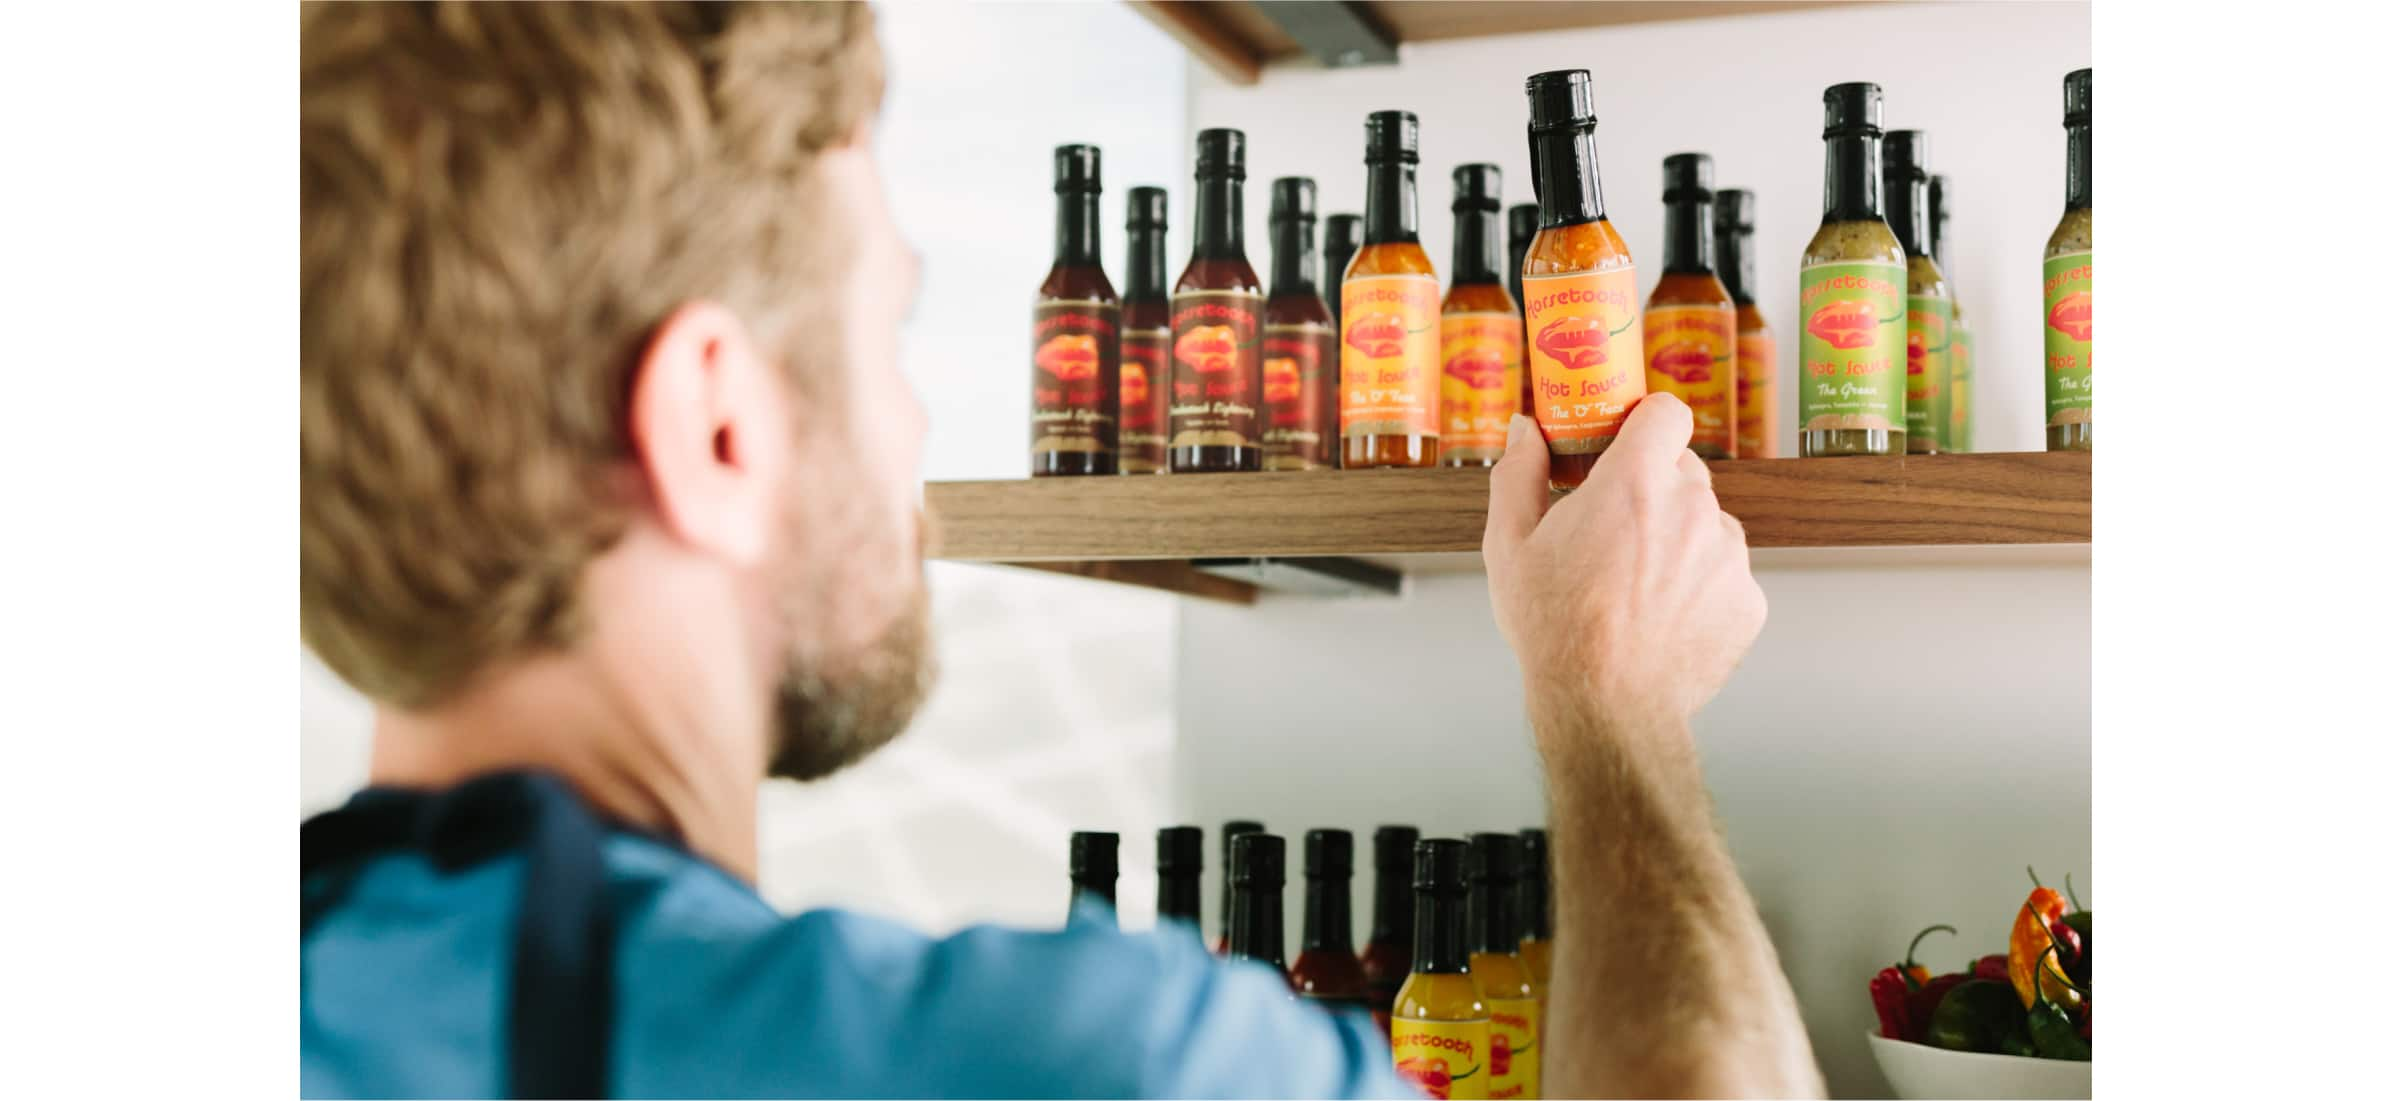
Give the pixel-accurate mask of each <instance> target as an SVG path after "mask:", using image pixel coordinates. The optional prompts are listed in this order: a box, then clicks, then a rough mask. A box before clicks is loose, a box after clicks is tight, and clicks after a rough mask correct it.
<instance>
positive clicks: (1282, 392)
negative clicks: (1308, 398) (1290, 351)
mask: <svg viewBox="0 0 2392 1101" xmlns="http://www.w3.org/2000/svg"><path fill="white" fill-rule="evenodd" d="M1302 396H1304V375H1303V373H1302V372H1300V371H1298V370H1296V361H1295V360H1292V359H1266V360H1263V361H1262V400H1264V401H1294V400H1296V399H1297V398H1300V397H1302Z"/></svg>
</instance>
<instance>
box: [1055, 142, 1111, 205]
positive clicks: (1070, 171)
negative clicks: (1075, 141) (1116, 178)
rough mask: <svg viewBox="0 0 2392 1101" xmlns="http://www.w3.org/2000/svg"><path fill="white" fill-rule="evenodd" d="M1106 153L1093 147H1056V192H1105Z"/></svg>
mask: <svg viewBox="0 0 2392 1101" xmlns="http://www.w3.org/2000/svg"><path fill="white" fill-rule="evenodd" d="M1104 158H1105V155H1104V152H1103V151H1102V150H1099V149H1098V148H1097V147H1095V146H1093V145H1058V146H1056V147H1055V191H1056V192H1057V193H1058V194H1060V193H1062V192H1065V191H1103V190H1104V189H1105V184H1104V175H1105V172H1104Z"/></svg>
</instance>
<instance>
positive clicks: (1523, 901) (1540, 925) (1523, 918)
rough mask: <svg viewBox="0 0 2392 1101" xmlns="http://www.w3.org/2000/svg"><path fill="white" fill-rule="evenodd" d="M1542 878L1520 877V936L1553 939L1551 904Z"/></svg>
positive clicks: (1548, 888)
mask: <svg viewBox="0 0 2392 1101" xmlns="http://www.w3.org/2000/svg"><path fill="white" fill-rule="evenodd" d="M1550 890H1551V888H1550V887H1548V886H1547V885H1546V882H1545V879H1544V877H1543V876H1521V877H1520V936H1521V937H1522V938H1523V939H1526V938H1535V939H1537V940H1552V939H1553V903H1552V900H1551V898H1550V895H1549V891H1550Z"/></svg>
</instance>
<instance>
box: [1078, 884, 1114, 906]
mask: <svg viewBox="0 0 2392 1101" xmlns="http://www.w3.org/2000/svg"><path fill="white" fill-rule="evenodd" d="M1082 900H1094V901H1097V902H1102V903H1104V904H1105V910H1106V911H1107V912H1111V911H1112V910H1113V909H1114V908H1115V902H1114V898H1113V881H1112V880H1109V879H1108V880H1074V881H1073V882H1072V885H1071V905H1072V909H1075V910H1076V909H1079V907H1080V903H1081V901H1082Z"/></svg>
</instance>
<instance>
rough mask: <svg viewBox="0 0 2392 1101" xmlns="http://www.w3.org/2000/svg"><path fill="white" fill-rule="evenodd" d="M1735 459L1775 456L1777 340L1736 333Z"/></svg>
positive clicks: (1766, 332)
mask: <svg viewBox="0 0 2392 1101" xmlns="http://www.w3.org/2000/svg"><path fill="white" fill-rule="evenodd" d="M1736 457H1737V458H1739V459H1774V458H1776V457H1777V338H1776V337H1773V336H1770V335H1769V330H1767V329H1754V330H1752V331H1750V332H1739V333H1737V334H1736Z"/></svg>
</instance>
